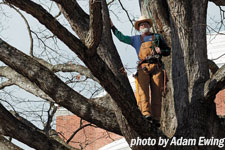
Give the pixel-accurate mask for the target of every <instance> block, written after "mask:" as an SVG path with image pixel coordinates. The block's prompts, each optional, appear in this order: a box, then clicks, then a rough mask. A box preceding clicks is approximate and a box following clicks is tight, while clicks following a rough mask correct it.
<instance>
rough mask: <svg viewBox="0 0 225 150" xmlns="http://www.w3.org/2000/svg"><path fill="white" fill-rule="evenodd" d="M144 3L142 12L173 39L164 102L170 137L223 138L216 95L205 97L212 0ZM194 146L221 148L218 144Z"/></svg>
mask: <svg viewBox="0 0 225 150" xmlns="http://www.w3.org/2000/svg"><path fill="white" fill-rule="evenodd" d="M140 4H141V5H140V6H141V8H142V13H143V14H144V15H147V16H149V17H151V18H153V19H154V21H155V23H156V24H155V26H154V27H155V28H156V29H157V31H158V32H161V33H162V34H163V35H164V37H165V38H166V39H167V41H168V43H171V42H170V40H171V41H172V45H171V47H172V62H170V61H169V60H164V62H165V63H166V70H167V72H168V76H169V82H168V87H169V88H170V90H169V92H168V93H167V97H166V98H165V99H164V102H163V106H162V109H163V118H162V121H163V131H164V133H165V134H166V135H167V136H169V137H171V136H173V137H176V138H180V137H183V138H184V139H190V138H192V139H196V140H197V141H198V139H199V137H206V138H208V139H210V138H211V137H214V138H218V139H221V138H223V137H224V128H221V127H222V126H221V123H220V122H219V119H218V117H217V116H216V109H215V104H214V102H213V100H214V98H215V96H214V97H211V99H207V100H206V99H205V97H204V86H205V83H206V81H207V80H208V79H209V68H208V64H207V46H206V14H207V4H208V1H206V0H204V1H195V0H192V1H185V0H167V2H165V1H157V2H155V1H152V0H140ZM199 6H201V7H199ZM160 9H164V11H160ZM168 14H169V17H167V15H168ZM163 15H164V16H163ZM159 16H163V17H159ZM167 18H169V19H168V20H167ZM168 23H169V24H168ZM168 26H169V27H168ZM167 27H168V28H169V30H168V28H167ZM163 29H167V30H163ZM170 31H171V33H170ZM168 35H171V36H169V37H168ZM168 66H172V68H171V67H168ZM171 71H172V72H171ZM221 130H222V131H221ZM190 147H191V149H215V148H218V146H217V145H216V146H214V147H207V146H202V147H197V146H196V145H195V146H190ZM190 147H188V148H187V147H176V146H175V147H173V148H172V149H190Z"/></svg>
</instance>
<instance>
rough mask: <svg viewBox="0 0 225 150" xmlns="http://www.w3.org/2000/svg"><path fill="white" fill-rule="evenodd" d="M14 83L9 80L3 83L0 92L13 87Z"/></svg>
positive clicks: (0, 85)
mask: <svg viewBox="0 0 225 150" xmlns="http://www.w3.org/2000/svg"><path fill="white" fill-rule="evenodd" d="M13 84H14V83H13V82H12V80H8V81H5V82H2V83H1V84H0V90H1V89H4V88H5V87H7V86H11V85H13Z"/></svg>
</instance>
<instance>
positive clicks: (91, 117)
mask: <svg viewBox="0 0 225 150" xmlns="http://www.w3.org/2000/svg"><path fill="white" fill-rule="evenodd" d="M0 60H2V61H3V62H4V63H6V64H7V65H9V66H10V67H11V68H13V69H15V70H16V71H17V72H19V73H20V74H22V75H23V76H24V77H26V78H28V79H29V80H30V81H31V82H32V83H33V84H36V85H37V86H38V87H39V88H40V89H41V90H42V91H44V92H45V93H46V94H47V95H48V96H49V97H51V98H52V99H53V100H54V101H55V102H56V103H58V104H59V105H60V106H63V107H65V108H67V109H68V110H70V111H71V112H73V113H74V114H76V115H77V116H79V117H81V118H83V119H85V120H87V121H88V122H91V123H93V124H96V125H97V126H99V127H101V128H103V129H106V130H109V131H112V132H115V133H118V134H120V129H119V127H118V124H117V122H116V118H115V114H114V112H112V110H109V109H106V108H104V107H102V106H100V105H98V104H96V102H95V101H91V100H88V99H86V98H85V97H84V96H82V95H80V94H79V93H77V92H76V91H74V90H73V89H72V88H70V87H69V86H67V85H66V84H65V83H63V82H62V81H61V80H60V79H59V78H58V77H57V76H56V75H55V74H54V73H52V72H51V71H50V70H48V69H47V68H46V67H44V66H43V65H41V64H40V63H38V62H37V61H35V60H34V59H33V58H31V57H29V56H27V55H25V54H24V53H22V52H20V51H18V50H17V49H15V48H14V47H12V46H10V45H8V44H7V43H5V42H4V41H2V40H1V39H0ZM26 64H29V65H26ZM103 112H104V113H103Z"/></svg>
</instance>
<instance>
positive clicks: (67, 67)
mask: <svg viewBox="0 0 225 150" xmlns="http://www.w3.org/2000/svg"><path fill="white" fill-rule="evenodd" d="M34 59H35V60H37V61H38V62H39V63H41V64H42V65H44V66H45V67H47V68H48V69H49V70H51V71H53V72H59V71H62V72H78V73H80V74H81V75H84V76H86V77H87V78H90V79H92V80H94V81H96V82H99V81H98V79H96V78H95V77H94V76H93V75H92V73H91V71H90V70H89V69H88V68H87V67H84V66H82V65H78V64H71V63H67V64H57V65H52V64H50V63H48V62H47V61H45V60H43V59H40V58H37V57H34Z"/></svg>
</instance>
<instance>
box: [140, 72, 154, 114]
mask: <svg viewBox="0 0 225 150" xmlns="http://www.w3.org/2000/svg"><path fill="white" fill-rule="evenodd" d="M149 81H150V78H149V75H148V74H147V73H144V72H143V70H142V69H139V71H138V83H139V90H138V91H139V93H138V94H139V101H138V106H139V108H140V110H141V113H142V114H143V115H144V116H146V117H148V116H150V115H151V114H150V105H149Z"/></svg>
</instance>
